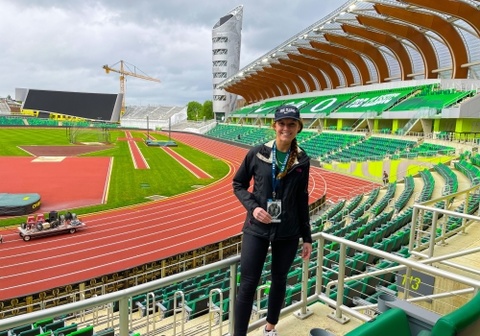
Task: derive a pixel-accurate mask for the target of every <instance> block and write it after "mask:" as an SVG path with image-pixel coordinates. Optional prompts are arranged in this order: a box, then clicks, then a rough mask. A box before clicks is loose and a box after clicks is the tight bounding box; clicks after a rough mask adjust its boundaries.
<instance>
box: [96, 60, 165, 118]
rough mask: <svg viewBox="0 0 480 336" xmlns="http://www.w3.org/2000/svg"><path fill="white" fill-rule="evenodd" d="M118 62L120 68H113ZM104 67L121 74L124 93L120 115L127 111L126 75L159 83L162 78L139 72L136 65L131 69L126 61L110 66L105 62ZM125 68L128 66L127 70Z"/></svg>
mask: <svg viewBox="0 0 480 336" xmlns="http://www.w3.org/2000/svg"><path fill="white" fill-rule="evenodd" d="M118 63H120V69H115V68H113V67H114V66H115V65H117V64H118ZM103 68H104V69H105V72H106V73H107V74H108V73H110V71H112V72H116V73H119V74H120V93H122V94H123V98H122V110H121V111H120V115H122V116H123V114H124V113H125V81H126V79H125V77H126V76H131V77H136V78H140V79H145V80H149V81H152V82H157V83H160V80H159V79H157V78H153V77H149V76H147V75H145V74H140V73H137V70H138V69H137V67H135V66H134V69H133V71H132V70H130V69H129V68H128V66H127V65H126V62H124V61H119V62H117V63H115V64H113V65H112V66H109V65H107V64H105V65H104V66H103ZM125 68H127V70H125Z"/></svg>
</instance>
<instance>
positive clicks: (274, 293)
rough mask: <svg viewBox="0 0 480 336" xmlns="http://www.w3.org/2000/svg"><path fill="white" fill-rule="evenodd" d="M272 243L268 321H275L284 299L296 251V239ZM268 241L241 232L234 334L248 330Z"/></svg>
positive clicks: (240, 333) (274, 322)
mask: <svg viewBox="0 0 480 336" xmlns="http://www.w3.org/2000/svg"><path fill="white" fill-rule="evenodd" d="M271 244H272V267H271V285H270V292H269V294H268V312H267V322H269V323H272V324H277V323H278V317H279V316H280V310H281V309H282V306H283V301H284V299H285V290H286V286H287V276H288V271H289V270H290V267H291V265H292V263H293V260H294V259H295V256H296V254H297V251H298V239H292V240H279V241H274V242H272V243H271ZM269 245H270V242H269V241H268V240H267V239H263V238H260V237H256V236H253V235H250V234H243V238H242V254H241V258H240V272H241V279H240V288H239V289H238V295H237V299H236V301H235V328H234V336H244V335H246V334H247V329H248V323H249V321H250V315H251V313H252V306H253V300H254V298H255V294H256V289H257V286H258V282H259V280H260V276H261V275H262V270H263V266H264V263H265V258H266V256H267V253H268V247H269Z"/></svg>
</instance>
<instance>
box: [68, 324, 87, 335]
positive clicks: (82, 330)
mask: <svg viewBox="0 0 480 336" xmlns="http://www.w3.org/2000/svg"><path fill="white" fill-rule="evenodd" d="M66 336H93V325H90V326H86V327H83V328H80V329H78V330H75V331H73V332H71V333H69V334H66Z"/></svg>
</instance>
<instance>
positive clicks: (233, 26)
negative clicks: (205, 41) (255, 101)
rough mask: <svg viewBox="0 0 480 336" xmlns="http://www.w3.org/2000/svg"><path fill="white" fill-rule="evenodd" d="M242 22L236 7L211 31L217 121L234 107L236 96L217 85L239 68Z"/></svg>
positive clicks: (241, 11)
mask: <svg viewBox="0 0 480 336" xmlns="http://www.w3.org/2000/svg"><path fill="white" fill-rule="evenodd" d="M242 20H243V6H238V7H236V8H235V9H233V10H232V11H230V12H229V13H228V14H227V15H225V16H222V17H221V18H220V20H218V22H217V23H216V24H215V25H214V26H213V29H212V74H213V112H214V114H215V119H216V120H219V121H223V120H224V119H225V116H227V115H228V114H229V113H230V112H232V111H234V110H235V107H236V100H237V95H236V94H235V93H231V92H227V91H226V90H223V89H220V88H217V85H218V83H220V82H222V81H224V80H225V79H226V78H229V77H230V76H232V75H234V74H235V73H236V72H238V69H239V68H240V47H241V40H242V36H241V33H242Z"/></svg>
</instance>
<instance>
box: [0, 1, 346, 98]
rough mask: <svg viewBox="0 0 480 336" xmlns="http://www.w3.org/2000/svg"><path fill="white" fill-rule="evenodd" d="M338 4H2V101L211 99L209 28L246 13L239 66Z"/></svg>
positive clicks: (311, 22) (0, 58)
mask: <svg viewBox="0 0 480 336" xmlns="http://www.w3.org/2000/svg"><path fill="white" fill-rule="evenodd" d="M345 2H346V1H344V0H243V2H236V1H231V0H223V1H222V0H96V1H95V0H0V13H1V15H0V76H1V77H0V97H6V96H7V95H11V96H12V97H13V98H14V95H15V88H31V89H41V90H57V91H80V92H97V93H118V92H119V91H120V82H119V75H118V74H116V73H110V74H106V73H105V71H104V70H103V69H102V66H103V65H105V64H108V65H109V66H112V67H114V68H119V64H118V62H119V61H120V60H124V61H125V62H126V63H127V64H129V66H130V69H131V70H133V69H134V67H136V71H137V72H139V73H144V74H145V75H147V76H150V77H154V78H158V79H160V80H161V83H155V82H150V81H146V80H142V79H138V78H133V77H127V82H126V83H127V84H126V102H127V105H167V106H170V105H179V106H183V105H186V104H187V103H188V102H189V101H198V102H200V103H203V102H204V101H205V100H211V99H212V51H211V50H212V42H211V36H212V28H213V26H214V25H215V23H216V22H217V21H218V20H219V19H220V17H222V16H224V15H226V14H227V13H228V12H230V11H231V10H232V9H234V8H235V7H237V6H239V5H243V6H244V14H243V30H242V47H241V59H240V67H244V66H246V65H248V64H249V63H250V62H252V61H254V60H255V59H257V58H258V57H260V56H262V55H263V54H265V53H266V52H268V51H270V50H271V49H273V48H275V47H276V46H278V45H279V44H281V43H282V42H284V41H285V40H287V39H289V38H290V37H292V36H293V35H295V34H297V33H299V32H300V31H301V30H303V29H305V28H307V27H308V26H310V25H311V24H313V23H315V22H317V21H318V20H320V19H321V18H323V17H324V16H326V15H328V14H329V13H331V12H332V11H334V10H335V9H337V8H338V7H340V6H341V5H343V4H344V3H345Z"/></svg>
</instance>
